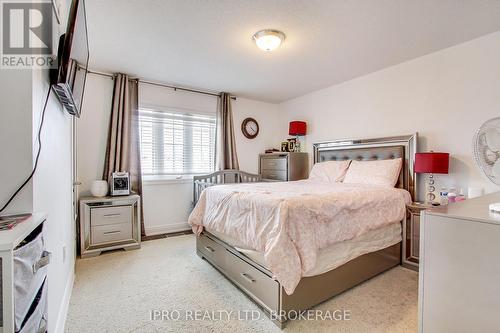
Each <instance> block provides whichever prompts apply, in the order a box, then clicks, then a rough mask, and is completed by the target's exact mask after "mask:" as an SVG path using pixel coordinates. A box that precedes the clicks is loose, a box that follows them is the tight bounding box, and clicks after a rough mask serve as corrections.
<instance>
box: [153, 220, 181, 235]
mask: <svg viewBox="0 0 500 333" xmlns="http://www.w3.org/2000/svg"><path fill="white" fill-rule="evenodd" d="M144 229H145V231H146V235H148V236H153V235H159V234H169V233H172V232H179V231H186V230H191V226H190V225H189V224H188V223H187V222H180V223H170V224H163V225H155V226H152V227H148V226H145V228H144Z"/></svg>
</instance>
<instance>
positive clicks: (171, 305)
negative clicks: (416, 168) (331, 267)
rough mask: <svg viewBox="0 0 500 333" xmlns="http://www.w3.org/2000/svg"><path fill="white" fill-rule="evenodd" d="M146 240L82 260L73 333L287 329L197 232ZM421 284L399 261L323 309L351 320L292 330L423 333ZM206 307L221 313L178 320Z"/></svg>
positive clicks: (295, 324)
mask: <svg viewBox="0 0 500 333" xmlns="http://www.w3.org/2000/svg"><path fill="white" fill-rule="evenodd" d="M142 245H143V246H142V249H141V250H136V251H130V252H125V251H115V252H108V253H105V254H103V255H101V256H99V257H96V258H91V259H84V260H78V262H77V270H76V281H75V285H74V288H73V294H72V296H71V302H70V308H69V313H68V318H67V322H66V332H113V333H114V332H231V333H235V332H280V330H279V329H278V328H277V327H276V326H275V325H274V324H273V323H272V322H271V321H270V320H269V319H268V318H267V317H266V316H264V315H263V314H261V312H260V311H259V310H258V307H257V306H256V305H255V304H254V303H252V302H251V301H250V300H249V299H248V298H246V297H245V296H244V295H243V294H242V293H241V292H240V291H239V290H238V289H237V288H236V287H234V286H233V285H232V284H231V283H230V282H228V281H227V280H226V279H225V278H224V277H223V276H222V275H221V274H220V273H219V272H217V271H216V270H215V269H214V268H213V267H212V266H210V265H209V264H208V263H207V262H206V261H204V260H201V259H200V258H199V257H198V256H197V255H196V254H195V250H194V249H195V238H194V236H193V235H184V236H177V237H171V238H166V239H159V240H154V241H147V242H143V244H142ZM417 286H418V277H417V274H416V273H415V272H413V271H410V270H407V269H404V268H402V267H397V268H394V269H392V270H390V271H388V272H386V273H384V274H382V275H380V276H378V277H375V278H373V279H371V280H370V281H367V282H365V283H363V284H362V285H360V286H358V287H356V288H353V289H351V290H349V291H347V292H345V293H343V294H341V295H339V296H337V297H334V298H333V299H331V300H330V301H328V302H325V303H323V304H321V305H319V306H317V307H316V308H315V309H317V310H322V311H326V310H332V311H333V310H338V309H341V310H349V311H350V315H351V319H350V320H349V321H347V320H346V321H332V320H315V321H311V320H299V321H292V322H290V323H289V324H288V325H287V327H286V328H285V330H284V331H285V332H356V333H359V332H416V330H417V329H416V327H417ZM152 310H163V311H168V312H164V314H165V315H168V316H169V317H170V318H165V320H151V319H150V316H151V311H152ZM205 310H208V311H214V312H213V315H214V316H215V318H216V319H219V320H203V318H199V319H200V320H175V319H177V316H178V315H179V314H180V317H181V318H183V317H184V316H185V315H186V311H192V312H191V313H192V314H193V315H192V317H193V318H194V314H195V312H194V311H200V312H198V313H202V314H203V313H204V312H203V311H205ZM222 310H227V311H230V310H232V311H234V312H233V313H234V315H231V320H227V317H226V316H225V315H222V316H218V314H220V313H221V312H219V311H222ZM238 310H239V311H241V312H240V316H241V314H244V313H251V312H244V311H252V310H254V311H259V312H257V313H258V314H260V318H259V319H257V320H238V316H237V315H236V313H237V312H236V311H238ZM323 313H325V312H323ZM212 318H214V317H212ZM169 319H170V320H169Z"/></svg>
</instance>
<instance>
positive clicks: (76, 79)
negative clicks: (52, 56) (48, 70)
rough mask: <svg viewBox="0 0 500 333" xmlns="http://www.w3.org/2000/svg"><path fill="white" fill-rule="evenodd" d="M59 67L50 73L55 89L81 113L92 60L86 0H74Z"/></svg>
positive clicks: (72, 111)
mask: <svg viewBox="0 0 500 333" xmlns="http://www.w3.org/2000/svg"><path fill="white" fill-rule="evenodd" d="M57 53H58V55H57V58H58V68H57V70H54V71H53V72H52V74H51V84H52V89H53V90H54V92H55V93H56V95H57V97H58V98H59V101H60V102H61V104H62V105H63V107H64V108H65V109H66V111H68V112H69V113H70V114H72V115H74V116H76V117H80V113H81V108H82V101H83V94H84V92H85V81H86V78H87V68H88V63H89V43H88V34H87V16H86V13H85V0H73V1H72V3H71V9H70V11H69V15H68V26H67V29H66V33H65V34H63V35H62V36H61V37H60V39H59V49H58V52H57Z"/></svg>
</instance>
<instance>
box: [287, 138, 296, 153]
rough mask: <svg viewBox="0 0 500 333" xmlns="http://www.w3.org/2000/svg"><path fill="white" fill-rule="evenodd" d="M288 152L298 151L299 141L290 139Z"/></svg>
mask: <svg viewBox="0 0 500 333" xmlns="http://www.w3.org/2000/svg"><path fill="white" fill-rule="evenodd" d="M287 141H288V151H289V152H290V151H292V152H293V151H296V149H297V139H295V138H293V139H288V140H287Z"/></svg>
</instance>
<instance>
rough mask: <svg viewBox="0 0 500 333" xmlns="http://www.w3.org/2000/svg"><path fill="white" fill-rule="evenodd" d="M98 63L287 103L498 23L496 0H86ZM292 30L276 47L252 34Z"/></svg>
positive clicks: (484, 31)
mask: <svg viewBox="0 0 500 333" xmlns="http://www.w3.org/2000/svg"><path fill="white" fill-rule="evenodd" d="M86 4H87V18H88V29H89V42H90V57H91V59H90V62H91V68H93V69H97V70H103V71H113V72H125V73H129V74H133V75H136V76H140V77H143V78H147V79H150V80H155V81H161V82H166V83H173V84H176V85H180V86H187V87H193V88H201V89H207V90H214V91H229V92H231V93H234V94H235V95H237V96H243V97H248V98H253V99H258V100H263V101H270V102H281V101H284V100H288V99H291V98H294V97H297V96H300V95H303V94H306V93H308V92H311V91H314V90H317V89H320V88H324V87H327V86H330V85H333V84H337V83H340V82H343V81H346V80H349V79H352V78H355V77H358V76H362V75H365V74H368V73H371V72H374V71H377V70H379V69H382V68H385V67H388V66H392V65H395V64H398V63H401V62H404V61H407V60H410V59H413V58H416V57H420V56H422V55H425V54H428V53H431V52H434V51H437V50H440V49H443V48H446V47H449V46H452V45H456V44H459V43H462V42H465V41H467V40H471V39H473V38H476V37H479V36H482V35H485V34H488V33H491V32H494V31H498V30H500V1H499V0H490V1H488V0H364V1H363V0H350V1H347V0H219V1H216V0H143V1H139V0H135V1H133V0H86ZM265 28H273V29H279V30H281V31H283V32H284V33H285V34H286V35H287V39H286V41H285V43H284V44H283V45H282V47H281V48H280V49H278V50H277V51H275V52H271V53H265V52H262V51H260V50H259V49H258V48H257V47H256V46H255V45H254V43H253V41H252V39H251V36H252V35H253V33H255V32H256V31H258V30H261V29H265Z"/></svg>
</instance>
